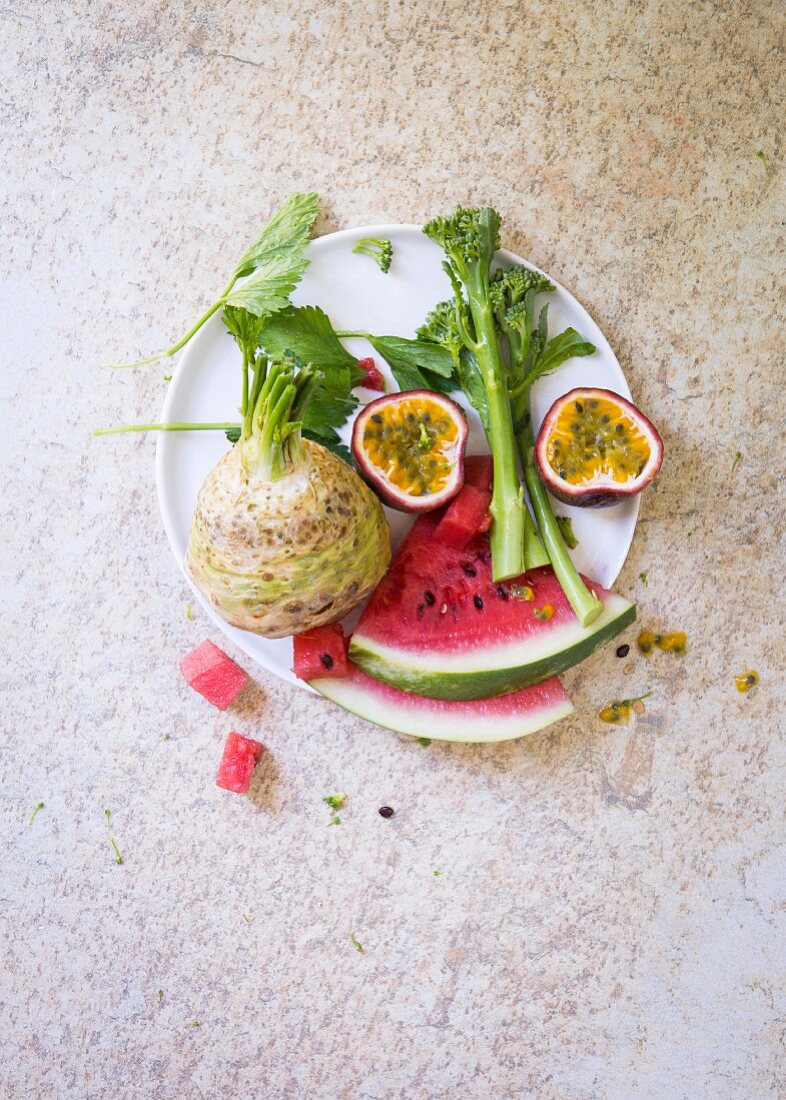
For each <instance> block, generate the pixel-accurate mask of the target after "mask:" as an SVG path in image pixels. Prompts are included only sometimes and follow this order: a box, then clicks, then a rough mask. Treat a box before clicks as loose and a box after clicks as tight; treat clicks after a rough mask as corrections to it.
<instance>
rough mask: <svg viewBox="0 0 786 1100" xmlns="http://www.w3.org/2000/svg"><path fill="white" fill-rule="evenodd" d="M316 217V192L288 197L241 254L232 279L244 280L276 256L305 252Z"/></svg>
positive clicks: (317, 199)
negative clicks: (281, 253)
mask: <svg viewBox="0 0 786 1100" xmlns="http://www.w3.org/2000/svg"><path fill="white" fill-rule="evenodd" d="M318 213H319V195H317V194H316V192H314V191H307V192H305V193H303V194H301V193H298V194H294V195H291V196H290V197H289V198H288V199H287V201H286V202H285V203H284V205H283V206H282V207H281V209H280V210H279V211H278V212H277V213H275V214H274V215H273V217H272V218H271V219H270V221H269V222H268V223H267V225H266V226H265V228H264V229H263V230H262V232H261V234H260V235H259V237H258V238H257V240H256V241H255V242H254V243H253V244H252V245H250V246H249V247H248V248H247V249H246V251H245V252H244V253H243V255H242V257H241V258H240V261H239V263H238V265H237V267H236V268H235V278H236V279H243V278H245V277H246V275H250V274H251V273H252V271H256V269H257V268H258V267H259V266H260V264H261V263H263V262H266V261H268V260H270V259H271V258H272V257H273V256H275V255H277V254H278V253H280V252H287V251H289V250H291V249H294V250H302V249H303V248H305V246H306V244H307V243H308V240H309V238H310V236H311V227H312V226H313V224H314V221H315V220H316V217H317V214H318Z"/></svg>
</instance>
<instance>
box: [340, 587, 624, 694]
mask: <svg viewBox="0 0 786 1100" xmlns="http://www.w3.org/2000/svg"><path fill="white" fill-rule="evenodd" d="M635 620H636V605H635V604H630V605H629V606H627V607H626V608H624V609H623V610H622V611H621V612H620V613H619V615H617V616H615V617H614V618H613V619H610V620H608V621H607V622H605V623H604V624H603V625H602V626H601V628H600V629H598V630H595V629H593V627H592V626H590V627H587V628H586V630H585V632H584V636H583V637H581V638H579V639H578V641H576V642H574V643H573V644H572V645H569V646H566V647H565V648H564V649H562V650H559V651H557V652H553V653H547V654H545V655H544V656H543V657H541V658H536V659H535V660H532V661H528V662H527V663H526V664H520V665H513V666H510V667H497V668H494V669H482V670H481V669H478V670H473V671H470V672H458V671H456V670H451V669H450V667H449V662H450V656H449V654H446V655H445V656H446V667H445V669H444V671H436V670H427V671H423V670H422V669H420V668H418V666H417V654H408V653H406V652H405V651H402V660H401V662H395V663H394V662H393V661H391V660H390V658H389V657H388V656H387V655H386V656H385V657H384V658H383V657H382V656H381V655H380V654H379V653H378V652H375V650H374V649H373V643H371V642H366V640H365V639H363V638H362V637H361V638H360V639H358V635H357V634H355V635H354V636H353V638H352V642H351V644H350V647H349V657H350V660H352V661H354V663H355V664H356V665H358V666H359V667H360V668H362V669H363V671H364V672H366V673H368V675H369V676H373V677H374V679H376V680H381V681H382V682H383V683H385V684H389V685H390V686H391V687H396V688H399V689H400V690H401V691H406V692H408V693H409V694H410V695H424V696H426V697H427V698H429V699H455V700H461V701H468V700H471V699H488V698H491V697H492V696H495V695H507V694H509V693H510V692H511V691H518V690H519V688H523V687H530V686H531V685H532V684H540V683H542V682H543V681H544V680H548V679H549V677H550V676H558V675H559V674H560V673H562V672H565V670H566V669H569V668H573V666H574V665H578V664H580V663H581V662H582V661H584V660H586V658H587V657H589V656H590V654H592V653H594V652H595V651H596V650H598V649H600V648H601V647H602V646H604V645H605V644H606V643H607V642H609V641H611V639H612V638H614V637H616V636H617V635H618V634H620V633H621V632H622V631H623V630H624V629H625V628H626V627H628V626H630V624H631V623H632V622H635ZM404 660H407V661H409V662H411V663H406V664H405V663H404Z"/></svg>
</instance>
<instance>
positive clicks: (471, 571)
mask: <svg viewBox="0 0 786 1100" xmlns="http://www.w3.org/2000/svg"><path fill="white" fill-rule="evenodd" d="M461 568H462V569H463V570H464V572H465V573H466V575H467V576H468V577H477V575H478V571H477V569H473V568H472V566H471V565H469V564H468V563H467V562H462V563H461Z"/></svg>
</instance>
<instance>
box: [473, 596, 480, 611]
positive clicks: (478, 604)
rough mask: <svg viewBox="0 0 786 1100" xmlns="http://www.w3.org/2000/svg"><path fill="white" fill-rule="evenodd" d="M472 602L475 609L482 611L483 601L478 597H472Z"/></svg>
mask: <svg viewBox="0 0 786 1100" xmlns="http://www.w3.org/2000/svg"><path fill="white" fill-rule="evenodd" d="M472 602H473V603H474V605H475V607H477V609H478V611H482V610H483V600H482V599H481V598H480V596H474V597H473V599H472Z"/></svg>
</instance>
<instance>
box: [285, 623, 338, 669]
mask: <svg viewBox="0 0 786 1100" xmlns="http://www.w3.org/2000/svg"><path fill="white" fill-rule="evenodd" d="M292 653H293V657H294V671H295V675H296V676H298V677H299V678H300V679H301V680H313V679H315V678H316V677H318V676H319V677H322V676H346V674H347V672H348V667H347V639H346V638H345V637H344V631H343V629H342V627H341V624H340V623H330V624H329V625H328V626H315V627H314V629H313V630H307V631H305V633H303V634H296V635H295V636H294V638H293V639H292Z"/></svg>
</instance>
